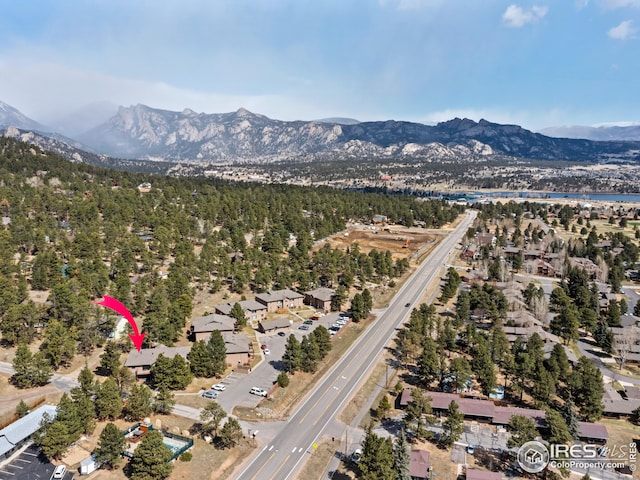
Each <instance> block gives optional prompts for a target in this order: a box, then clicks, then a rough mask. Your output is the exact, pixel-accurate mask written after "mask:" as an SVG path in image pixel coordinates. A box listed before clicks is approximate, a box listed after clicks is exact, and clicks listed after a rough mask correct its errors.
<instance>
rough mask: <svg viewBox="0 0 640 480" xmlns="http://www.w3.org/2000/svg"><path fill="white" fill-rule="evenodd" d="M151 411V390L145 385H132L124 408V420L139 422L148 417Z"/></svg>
mask: <svg viewBox="0 0 640 480" xmlns="http://www.w3.org/2000/svg"><path fill="white" fill-rule="evenodd" d="M152 411H153V401H152V396H151V390H150V389H149V387H147V386H146V385H134V386H133V387H132V388H131V393H130V394H129V398H128V399H127V403H126V405H125V406H124V409H123V412H124V418H125V419H126V420H129V421H139V420H142V419H143V418H144V417H148V416H149V415H150V414H151V412H152Z"/></svg>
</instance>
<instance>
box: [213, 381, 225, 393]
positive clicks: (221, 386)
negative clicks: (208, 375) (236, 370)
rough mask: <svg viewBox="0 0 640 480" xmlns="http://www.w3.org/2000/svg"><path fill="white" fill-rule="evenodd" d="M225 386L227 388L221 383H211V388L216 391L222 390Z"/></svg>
mask: <svg viewBox="0 0 640 480" xmlns="http://www.w3.org/2000/svg"><path fill="white" fill-rule="evenodd" d="M226 388H227V387H225V386H224V385H223V384H221V383H216V384H215V385H213V386H212V387H211V389H212V390H217V391H218V392H224V391H225V389H226Z"/></svg>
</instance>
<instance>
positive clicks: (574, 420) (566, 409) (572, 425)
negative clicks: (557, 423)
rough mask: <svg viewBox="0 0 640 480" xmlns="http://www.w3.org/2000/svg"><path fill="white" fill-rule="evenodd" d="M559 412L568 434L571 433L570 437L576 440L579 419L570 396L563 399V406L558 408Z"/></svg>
mask: <svg viewBox="0 0 640 480" xmlns="http://www.w3.org/2000/svg"><path fill="white" fill-rule="evenodd" d="M560 414H561V415H562V418H564V421H565V423H566V424H567V430H568V431H569V435H571V438H574V439H576V440H577V439H578V432H579V426H578V422H579V421H580V419H579V418H578V414H577V413H576V406H575V405H574V403H573V401H572V400H571V399H570V398H568V399H567V400H566V401H565V403H564V406H563V407H562V409H561V410H560Z"/></svg>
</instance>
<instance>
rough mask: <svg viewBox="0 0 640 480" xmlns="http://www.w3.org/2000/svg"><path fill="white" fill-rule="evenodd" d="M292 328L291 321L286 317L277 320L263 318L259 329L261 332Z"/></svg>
mask: <svg viewBox="0 0 640 480" xmlns="http://www.w3.org/2000/svg"><path fill="white" fill-rule="evenodd" d="M290 328H291V321H290V320H288V319H286V318H276V319H275V320H262V321H260V322H258V330H260V332H261V333H271V332H278V331H282V330H289V329H290Z"/></svg>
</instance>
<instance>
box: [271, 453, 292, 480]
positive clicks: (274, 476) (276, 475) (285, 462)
mask: <svg viewBox="0 0 640 480" xmlns="http://www.w3.org/2000/svg"><path fill="white" fill-rule="evenodd" d="M290 457H291V454H289V455H287V458H285V459H284V462H282V465H280V468H279V469H278V470H276V473H274V474H273V477H271V478H272V479H277V478H278V474H279V473H280V470H282V467H284V466H285V465H286V464H287V461H288V460H289V458H290Z"/></svg>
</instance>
